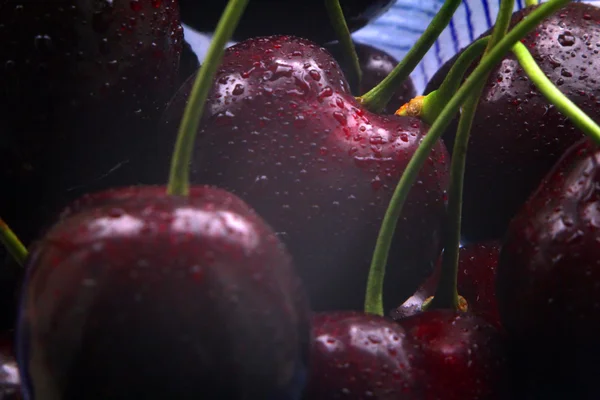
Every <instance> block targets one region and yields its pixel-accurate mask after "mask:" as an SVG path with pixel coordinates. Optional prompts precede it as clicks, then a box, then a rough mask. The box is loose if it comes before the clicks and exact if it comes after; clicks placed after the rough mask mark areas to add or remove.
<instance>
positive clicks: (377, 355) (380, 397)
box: [304, 311, 420, 400]
mask: <svg viewBox="0 0 600 400" xmlns="http://www.w3.org/2000/svg"><path fill="white" fill-rule="evenodd" d="M312 326H313V328H312V329H313V333H312V347H311V357H310V363H311V364H310V374H309V378H308V383H307V386H306V391H305V393H304V399H306V400H316V399H348V400H353V399H357V400H358V399H370V398H372V399H377V400H388V399H389V400H394V399H413V398H415V397H414V396H413V393H415V391H417V390H419V389H420V388H418V387H417V384H418V371H416V370H414V367H413V364H417V363H418V361H420V358H419V357H420V354H419V353H418V352H417V351H416V349H415V347H413V346H412V344H411V343H410V341H409V340H408V339H407V338H406V337H407V334H406V331H405V330H404V328H402V327H401V326H400V325H398V324H396V323H395V322H394V321H392V320H390V319H388V318H383V317H379V316H377V315H372V314H364V313H361V312H358V311H337V312H327V313H317V314H315V315H314V316H313V318H312ZM405 396H406V397H405ZM411 396H412V397H411Z"/></svg>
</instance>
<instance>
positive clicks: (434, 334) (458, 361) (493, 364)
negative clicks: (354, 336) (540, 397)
mask: <svg viewBox="0 0 600 400" xmlns="http://www.w3.org/2000/svg"><path fill="white" fill-rule="evenodd" d="M398 324H400V326H402V328H403V329H404V330H405V332H406V336H407V339H408V340H410V341H411V342H412V343H413V346H414V347H415V350H416V351H417V352H418V353H420V354H421V358H422V362H421V364H420V365H419V369H420V371H421V373H422V376H423V380H424V382H423V386H424V390H423V395H421V396H417V397H416V399H419V400H421V399H422V400H437V399H444V400H467V399H469V400H471V399H472V400H475V399H477V400H484V399H486V400H492V399H498V400H504V399H508V398H512V397H510V396H508V394H509V393H510V390H511V387H510V382H509V381H508V368H507V360H506V348H505V343H504V341H503V338H502V336H501V334H500V333H499V332H498V331H497V330H496V328H494V327H493V326H492V325H490V324H489V323H488V322H487V321H485V320H484V319H482V318H481V317H478V316H476V315H474V314H471V313H463V312H456V311H453V310H433V311H427V312H423V313H420V314H417V315H413V316H411V317H408V318H404V319H402V320H400V321H398Z"/></svg>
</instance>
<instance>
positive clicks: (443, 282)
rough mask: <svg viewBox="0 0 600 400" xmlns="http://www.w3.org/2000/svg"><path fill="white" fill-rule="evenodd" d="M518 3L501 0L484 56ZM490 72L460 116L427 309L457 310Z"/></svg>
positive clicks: (503, 32) (468, 99) (472, 94)
mask: <svg viewBox="0 0 600 400" xmlns="http://www.w3.org/2000/svg"><path fill="white" fill-rule="evenodd" d="M514 6H515V0H502V2H501V3H500V9H499V10H498V16H497V17H496V23H495V24H494V30H493V31H492V36H491V37H490V40H489V41H488V44H487V47H486V49H485V52H484V54H483V55H484V57H485V55H486V54H488V53H489V51H490V50H491V49H493V48H494V46H495V45H496V44H497V43H498V42H499V41H500V40H501V39H502V38H503V37H504V36H505V35H506V31H508V26H509V25H510V19H511V17H512V10H513V8H514ZM488 76H489V72H488V73H487V74H485V75H484V78H483V81H482V82H481V83H480V84H479V85H476V88H475V89H474V90H473V93H471V94H470V95H469V97H468V98H467V100H466V101H465V103H464V104H463V109H462V113H461V117H460V120H459V122H458V129H457V131H456V139H455V141H454V148H453V149H452V161H451V164H450V187H449V188H448V211H447V219H446V226H445V230H444V255H443V257H442V268H441V271H440V280H439V282H438V286H437V288H436V291H435V294H434V296H433V299H432V300H431V302H430V303H429V306H428V308H429V309H431V308H442V309H444V308H451V309H454V310H457V309H458V291H457V288H456V284H457V275H458V258H459V247H460V230H461V217H462V197H463V186H464V178H465V165H466V161H467V149H468V147H469V137H470V135H471V126H472V125H473V119H474V118H475V112H476V111H477V105H478V104H479V98H480V97H481V93H482V91H483V88H484V85H485V81H487V79H488Z"/></svg>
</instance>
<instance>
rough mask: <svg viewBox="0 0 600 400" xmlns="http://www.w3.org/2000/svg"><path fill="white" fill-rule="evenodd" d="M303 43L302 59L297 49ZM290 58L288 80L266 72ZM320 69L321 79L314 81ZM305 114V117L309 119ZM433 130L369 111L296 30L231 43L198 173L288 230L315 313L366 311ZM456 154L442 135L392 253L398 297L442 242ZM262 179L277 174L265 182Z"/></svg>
mask: <svg viewBox="0 0 600 400" xmlns="http://www.w3.org/2000/svg"><path fill="white" fill-rule="evenodd" d="M265 49H271V50H272V51H271V52H269V53H268V54H267V53H265ZM296 51H300V52H301V53H302V56H293V54H294V53H295V52H296ZM288 57H291V58H289V59H288ZM282 59H286V60H287V61H286V63H287V64H288V65H289V66H290V67H291V69H289V68H286V76H282V77H280V78H279V79H277V80H265V79H263V76H264V74H265V73H266V72H270V71H271V70H272V69H273V68H277V65H279V64H280V63H281V60H282ZM257 61H259V64H258V65H256V62H257ZM251 68H254V69H253V70H252V72H251V73H250V74H249V76H248V78H246V79H240V77H241V72H243V71H248V70H250V69H251ZM311 71H317V72H318V74H319V75H320V77H321V79H320V80H319V81H316V80H314V79H313V78H311V75H315V73H314V72H311ZM233 78H235V82H236V84H238V83H239V84H242V85H243V86H244V88H245V90H244V93H243V94H242V95H240V96H233V95H232V94H231V91H232V90H233V88H234V87H235V85H234V84H233V83H232V79H233ZM297 82H302V85H303V90H302V91H297V90H296V89H297V88H298V86H297ZM191 84H192V80H191V79H190V80H189V81H188V82H187V84H186V85H185V86H184V87H182V88H181V90H180V92H179V93H178V95H177V96H175V97H174V99H173V100H172V102H171V104H170V105H169V108H168V109H167V111H166V114H165V118H164V124H163V127H164V138H163V139H164V140H165V143H164V146H167V147H168V148H171V147H172V146H173V142H174V137H175V132H176V130H175V127H176V126H177V122H178V119H179V116H180V115H181V111H182V109H183V106H184V105H185V99H186V97H187V94H188V93H189V90H190V88H191ZM265 89H268V92H269V94H268V95H266V94H265ZM324 94H326V96H324ZM291 102H293V104H294V107H293V108H291V109H290V108H289V106H288V105H289V104H290V103H291ZM225 114H229V115H231V118H229V123H228V124H220V123H217V121H218V120H219V119H220V118H222V116H223V115H225ZM298 115H305V118H304V121H303V123H302V124H301V125H300V126H297V125H295V123H296V122H297V116H298ZM240 127H244V129H240ZM290 127H294V128H293V129H290ZM427 129H428V127H427V126H426V125H424V124H423V123H421V122H420V121H419V120H418V119H416V118H407V117H397V116H382V115H377V114H374V113H371V112H369V111H367V110H365V109H363V108H362V107H361V106H360V105H359V104H358V102H357V100H356V99H355V98H354V97H353V96H352V94H351V93H350V92H349V88H348V84H347V81H346V79H345V78H344V75H343V73H342V71H341V70H340V69H339V68H338V64H337V63H336V62H335V60H334V59H333V58H332V57H331V55H330V54H329V53H327V52H326V51H325V50H324V49H322V48H321V47H319V46H317V45H316V44H314V43H311V42H309V41H307V40H304V39H299V38H295V37H291V36H272V37H265V38H257V39H251V40H247V41H244V42H241V43H238V44H237V45H235V46H232V47H230V48H228V49H227V50H226V51H225V55H224V58H223V61H222V64H221V67H220V69H219V71H218V73H217V76H216V78H215V83H214V84H213V87H212V89H211V92H210V94H209V99H208V102H207V104H206V106H205V109H204V116H203V119H202V122H201V126H200V129H199V133H198V141H197V146H196V148H195V155H194V161H193V162H192V166H191V169H192V170H191V179H192V181H193V182H198V183H199V182H202V183H207V184H213V185H218V186H220V187H223V188H225V189H227V190H229V191H231V192H232V193H234V194H236V195H238V196H240V197H241V198H242V199H244V200H245V201H247V202H248V203H249V204H250V205H251V206H252V207H254V208H255V209H256V210H257V212H258V213H259V214H260V215H261V216H263V217H264V218H265V219H266V220H267V222H268V223H269V224H270V225H271V226H273V227H274V229H275V230H276V231H277V232H285V236H282V238H283V239H284V241H285V243H286V245H287V246H288V248H289V249H290V252H291V254H292V256H293V257H294V261H295V266H296V268H297V270H298V272H299V274H300V275H301V277H302V278H303V280H304V282H305V285H306V286H307V289H308V291H309V295H310V300H311V305H312V307H313V309H314V310H315V311H325V310H348V309H355V310H356V309H361V308H362V306H363V299H364V282H365V281H366V277H367V271H368V268H369V261H370V259H371V256H372V252H373V248H374V244H375V240H376V237H377V233H378V231H379V224H380V221H381V219H382V218H383V215H384V213H385V210H386V208H387V206H388V203H389V200H390V198H391V196H392V193H393V190H394V188H395V186H396V183H397V180H398V179H399V177H400V174H401V173H402V171H403V170H404V168H405V167H406V165H407V163H408V161H409V159H410V157H411V156H412V154H413V153H414V151H415V150H416V148H417V146H418V145H419V143H420V140H421V138H422V137H423V136H424V135H425V134H426V132H427ZM403 133H404V134H405V135H404V136H402V139H400V138H399V137H400V136H401V134H403ZM404 139H407V140H404ZM162 146H163V145H162V144H161V147H162ZM322 148H325V149H327V154H326V155H323V154H321V153H322V150H320V149H322ZM447 161H448V156H447V151H446V149H445V147H444V145H443V143H441V142H440V143H438V144H437V145H436V146H435V152H433V153H432V155H431V156H430V162H428V163H426V164H425V166H424V167H423V169H422V170H421V173H420V175H419V181H420V182H422V184H419V185H417V186H416V187H415V188H414V189H413V190H412V191H411V195H410V197H409V199H408V202H407V204H406V208H405V209H406V212H405V213H403V216H402V218H401V220H400V222H399V224H398V229H397V231H396V232H397V234H396V240H395V242H394V246H393V249H392V252H391V254H390V263H389V265H390V267H389V268H388V271H387V274H388V277H389V279H388V280H387V282H388V283H386V285H387V286H386V292H385V293H386V301H389V304H400V303H401V301H403V300H404V299H406V298H407V297H408V296H410V295H411V294H412V293H414V291H415V289H416V288H417V287H418V285H419V283H420V282H421V281H422V280H424V279H425V277H427V276H428V275H429V274H430V273H431V272H432V271H433V265H434V262H435V260H436V259H437V257H438V256H439V253H440V250H441V248H440V235H441V226H442V219H443V214H444V209H445V203H444V198H443V197H444V191H445V190H446V187H447V180H448V165H447ZM167 165H168V160H167V159H164V160H162V161H161V160H155V161H154V163H153V166H152V167H151V168H160V169H163V168H166V167H167ZM257 176H268V177H269V181H268V182H267V183H265V184H264V185H256V184H255V183H254V182H255V178H256V177H257ZM284 205H285V208H284V207H283V206H284ZM315 205H317V206H318V207H313V206H315ZM307 249H310V251H307ZM342 277H343V282H344V284H343V285H341V286H340V287H338V289H337V290H336V292H335V293H333V292H332V291H331V289H330V288H331V285H335V282H338V281H339V280H340V279H342Z"/></svg>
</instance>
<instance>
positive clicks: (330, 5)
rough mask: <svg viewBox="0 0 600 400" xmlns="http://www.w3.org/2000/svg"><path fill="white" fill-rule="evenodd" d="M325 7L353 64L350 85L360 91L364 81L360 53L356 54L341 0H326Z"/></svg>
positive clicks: (347, 59) (344, 52) (345, 54)
mask: <svg viewBox="0 0 600 400" xmlns="http://www.w3.org/2000/svg"><path fill="white" fill-rule="evenodd" d="M325 8H327V14H329V21H330V22H331V26H332V27H333V30H334V31H335V34H336V36H337V39H338V41H339V42H340V45H341V46H342V51H343V54H344V58H345V59H346V60H345V61H346V62H347V63H348V64H350V65H351V68H350V71H349V73H350V74H351V75H350V76H348V77H346V78H347V79H348V82H349V83H350V87H351V88H353V90H354V91H358V89H359V88H360V83H361V81H362V71H361V69H360V60H359V59H358V54H356V48H355V47H354V43H353V42H352V36H351V35H350V30H349V29H348V25H347V24H346V19H345V18H344V12H343V11H342V6H341V5H340V0H325Z"/></svg>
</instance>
